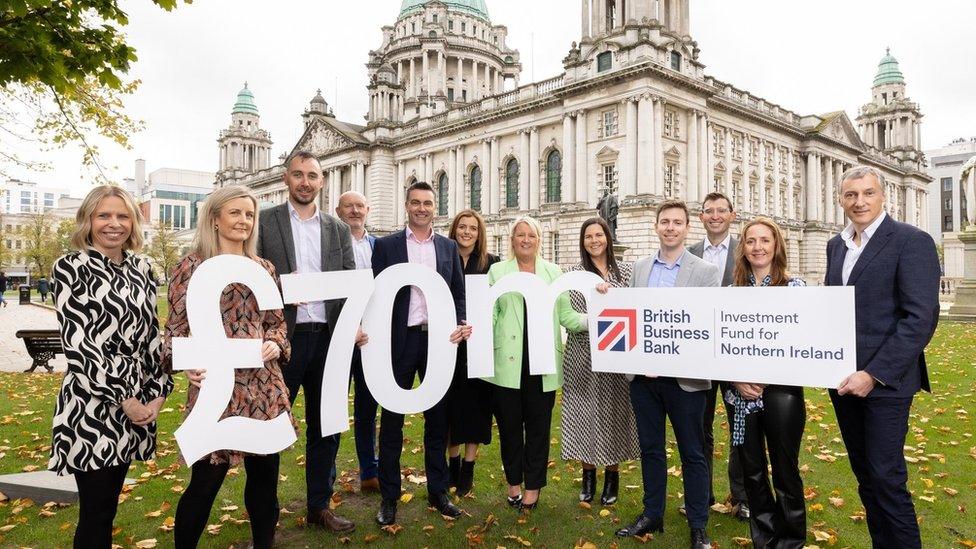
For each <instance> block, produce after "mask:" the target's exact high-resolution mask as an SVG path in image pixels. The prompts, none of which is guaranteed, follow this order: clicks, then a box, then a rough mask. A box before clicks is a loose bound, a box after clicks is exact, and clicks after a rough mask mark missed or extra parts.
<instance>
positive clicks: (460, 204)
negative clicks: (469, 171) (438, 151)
mask: <svg viewBox="0 0 976 549" xmlns="http://www.w3.org/2000/svg"><path fill="white" fill-rule="evenodd" d="M466 166H467V162H465V160H464V146H463V145H458V148H457V185H456V187H457V193H456V194H455V195H454V196H455V198H456V199H457V205H456V206H455V208H454V211H455V212H459V211H461V210H463V209H464V208H465V207H467V204H466V202H465V190H466V189H465V181H464V175H465V171H466V170H465V167H466Z"/></svg>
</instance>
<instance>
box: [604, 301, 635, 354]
mask: <svg viewBox="0 0 976 549" xmlns="http://www.w3.org/2000/svg"><path fill="white" fill-rule="evenodd" d="M604 319H607V320H604ZM596 331H597V336H598V337H599V339H598V343H597V349H599V350H601V351H608V350H609V351H618V352H625V351H629V350H631V349H633V348H634V347H636V346H637V311H636V310H635V309H604V310H603V312H602V313H600V316H599V320H597V323H596Z"/></svg>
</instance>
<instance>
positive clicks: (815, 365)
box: [589, 287, 856, 388]
mask: <svg viewBox="0 0 976 549" xmlns="http://www.w3.org/2000/svg"><path fill="white" fill-rule="evenodd" d="M589 311H591V315H590V318H589V320H590V350H591V352H592V353H593V370H594V371H598V372H612V373H620V374H640V375H652V376H673V377H683V378H695V379H713V380H723V381H745V382H755V383H764V384H778V385H802V386H807V387H830V388H834V387H837V386H838V385H839V384H840V382H841V381H842V380H843V379H844V378H845V377H847V376H848V375H850V374H852V373H854V371H855V370H856V360H855V359H856V357H855V349H856V347H855V341H854V289H853V288H850V287H806V288H787V287H765V288H621V289H613V290H610V292H608V293H607V294H606V295H600V294H598V293H596V292H594V293H593V294H592V295H591V297H590V302H589Z"/></svg>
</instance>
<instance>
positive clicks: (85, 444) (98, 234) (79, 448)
mask: <svg viewBox="0 0 976 549" xmlns="http://www.w3.org/2000/svg"><path fill="white" fill-rule="evenodd" d="M139 221H140V220H139V211H138V209H137V208H136V205H135V202H134V201H133V200H132V197H131V196H130V195H129V193H127V192H126V191H125V190H123V189H122V188H120V187H117V186H113V185H102V186H99V187H96V188H94V189H92V191H91V192H89V193H88V196H87V197H85V200H84V201H83V202H82V203H81V207H79V208H78V213H77V215H76V222H77V224H78V228H77V229H76V230H75V232H74V234H73V235H72V237H71V247H72V248H73V249H74V251H73V252H71V253H69V254H67V255H65V256H63V257H61V258H60V259H58V261H57V262H56V263H55V264H54V268H53V273H52V277H51V278H52V281H53V290H54V304H55V307H56V308H57V316H58V324H59V325H60V328H61V342H62V344H63V345H64V351H65V357H66V358H67V359H68V370H67V372H65V375H64V380H63V381H62V382H61V391H60V393H58V400H57V403H56V404H55V411H54V428H53V433H52V435H53V436H52V442H51V460H50V463H49V464H48V467H49V468H50V469H51V470H52V471H55V472H57V473H58V474H59V475H64V474H73V475H74V476H75V482H76V483H77V484H78V500H79V513H78V526H77V527H76V528H75V537H74V546H75V547H99V548H103V547H104V548H107V547H110V546H111V545H112V521H113V520H114V519H115V512H116V510H117V508H118V501H119V493H121V491H122V483H123V482H124V481H125V474H126V471H128V470H129V465H130V464H131V463H132V461H133V460H147V459H152V457H153V454H154V453H155V451H156V416H157V414H158V413H159V409H160V407H161V406H162V404H163V401H164V400H165V399H166V395H168V394H169V393H170V391H171V390H172V389H173V383H172V380H171V379H170V376H169V375H168V374H166V373H164V372H163V370H162V368H160V362H159V324H158V321H157V320H156V279H155V278H154V277H153V274H152V270H151V269H150V266H149V262H148V261H146V260H145V259H143V258H140V257H138V256H137V255H136V254H137V253H138V252H139V251H140V249H141V248H142V228H141V227H140V223H139Z"/></svg>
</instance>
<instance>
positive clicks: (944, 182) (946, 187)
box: [942, 177, 952, 191]
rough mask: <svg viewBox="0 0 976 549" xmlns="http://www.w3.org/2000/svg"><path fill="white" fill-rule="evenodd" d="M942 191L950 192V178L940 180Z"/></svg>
mask: <svg viewBox="0 0 976 549" xmlns="http://www.w3.org/2000/svg"><path fill="white" fill-rule="evenodd" d="M942 190H943V191H951V190H952V178H951V177H943V178H942Z"/></svg>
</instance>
